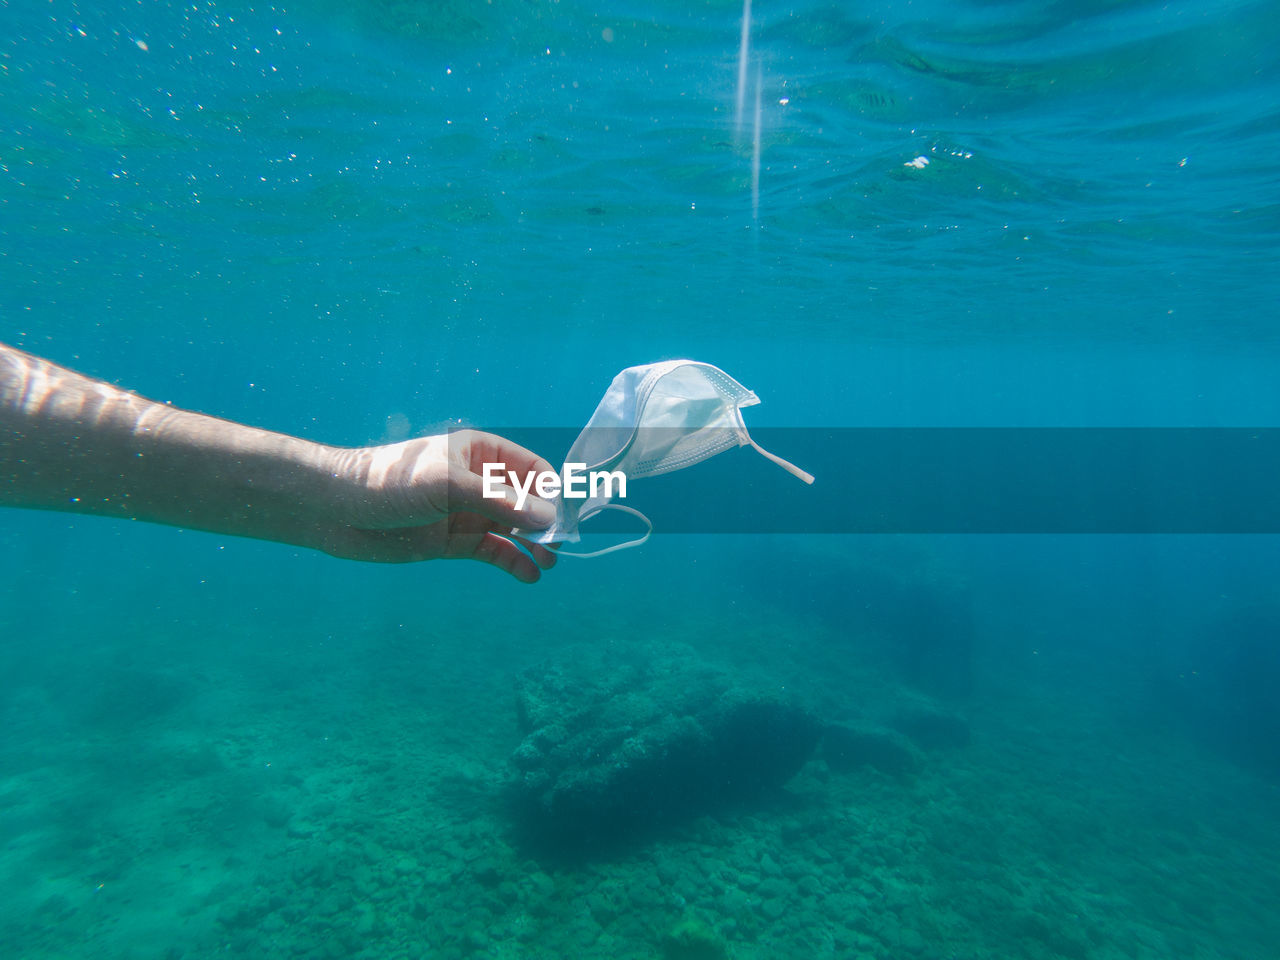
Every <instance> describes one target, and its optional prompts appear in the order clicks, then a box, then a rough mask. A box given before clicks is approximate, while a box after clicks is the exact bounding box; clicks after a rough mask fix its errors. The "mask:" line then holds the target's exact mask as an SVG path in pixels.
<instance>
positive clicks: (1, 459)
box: [0, 344, 555, 582]
mask: <svg viewBox="0 0 1280 960" xmlns="http://www.w3.org/2000/svg"><path fill="white" fill-rule="evenodd" d="M484 462H504V463H506V464H507V467H508V469H510V470H513V471H515V472H517V473H518V474H523V473H525V472H527V471H530V470H532V471H543V470H550V469H551V467H550V465H549V464H548V463H547V462H546V461H545V460H542V459H541V458H539V457H537V456H535V455H534V454H533V453H531V452H529V451H528V450H525V449H523V448H521V447H519V446H517V445H515V444H513V443H510V442H509V441H507V440H504V439H503V438H501V437H497V436H494V435H492V434H485V433H478V432H475V431H459V432H456V433H452V434H449V435H441V436H435V437H420V438H417V439H414V440H406V441H404V442H402V443H396V444H388V445H384V446H372V447H354V448H343V447H332V446H327V445H324V444H318V443H313V442H311V441H308V440H303V439H301V438H299V437H293V436H289V435H286V434H281V433H273V432H271V431H268V430H260V429H258V428H256V427H249V426H245V425H243V424H238V423H233V422H231V421H228V420H222V419H219V418H216V417H210V416H206V415H204V414H200V413H194V412H191V411H188V410H182V409H179V408H177V407H173V406H170V405H168V404H164V403H157V402H155V401H152V400H147V399H145V398H143V397H140V396H138V395H136V394H133V393H130V392H128V391H125V390H121V389H119V388H118V387H115V386H112V385H111V384H108V383H105V382H103V381H99V380H94V379H92V378H89V377H85V376H83V375H81V374H78V373H75V372H74V371H71V370H68V369H66V368H64V367H60V366H58V365H56V364H53V363H50V362H49V361H46V360H42V359H40V358H38V357H35V356H32V355H31V354H28V353H24V352H23V351H21V350H17V349H15V348H13V347H8V346H5V345H3V344H0V504H5V505H9V506H18V507H33V508H37V509H46V510H69V511H75V512H79V513H89V514H95V515H99V516H115V517H125V518H130V519H137V520H147V521H151V522H154V523H164V524H170V525H174V526H182V527H188V528H191V529H196V530H206V531H211V532H216V533H225V534H232V535H235V536H242V537H254V538H257V539H262V540H274V541H278V542H281V543H289V544H295V545H297V546H303V547H310V548H314V549H317V550H323V551H325V552H326V553H330V554H333V555H334V556H339V557H345V558H348V559H354V560H373V561H381V562H406V561H414V560H429V559H434V558H437V557H450V558H470V559H476V560H482V561H484V562H487V563H491V564H494V565H495V566H498V567H500V568H501V569H503V570H506V571H507V572H508V573H510V574H512V575H513V576H515V577H517V578H518V579H520V580H524V581H526V582H532V581H534V580H536V579H538V576H539V568H542V569H545V568H547V567H549V566H551V565H552V564H553V563H554V554H553V553H552V552H551V551H548V550H546V549H545V548H542V547H533V548H531V552H532V553H533V556H534V560H530V558H529V557H528V556H526V555H525V554H524V553H523V552H522V551H521V550H520V549H519V548H517V547H516V546H515V545H514V544H513V543H511V542H510V541H509V540H508V539H506V538H505V536H504V534H505V533H506V531H509V530H510V529H512V528H513V527H522V528H530V529H542V528H545V527H546V526H548V525H549V524H550V523H551V521H552V520H553V519H554V513H555V511H554V508H553V507H552V506H551V505H550V504H548V503H547V502H546V501H542V500H539V499H537V498H536V497H530V498H529V501H528V502H527V503H526V504H525V506H524V509H523V510H521V511H517V510H516V509H515V506H514V496H512V497H511V498H509V499H506V500H503V499H488V498H484V497H482V496H481V478H480V472H481V464H482V463H484Z"/></svg>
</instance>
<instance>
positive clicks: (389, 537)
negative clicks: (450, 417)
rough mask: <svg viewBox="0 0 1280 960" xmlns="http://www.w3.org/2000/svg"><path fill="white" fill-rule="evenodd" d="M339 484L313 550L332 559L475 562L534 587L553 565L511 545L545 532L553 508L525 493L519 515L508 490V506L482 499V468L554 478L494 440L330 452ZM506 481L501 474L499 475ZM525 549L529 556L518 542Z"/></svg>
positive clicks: (445, 437)
mask: <svg viewBox="0 0 1280 960" xmlns="http://www.w3.org/2000/svg"><path fill="white" fill-rule="evenodd" d="M332 457H333V461H334V464H333V469H332V474H333V477H334V480H335V481H336V482H337V486H336V491H335V494H334V496H335V503H334V504H333V505H332V509H331V511H330V512H331V514H332V515H334V516H337V517H338V518H339V521H338V522H331V523H328V524H326V525H325V526H324V529H322V530H321V531H320V542H319V544H318V546H319V547H320V549H322V550H324V551H325V552H327V553H330V554H332V555H333V556H336V557H343V558H345V559H350V560H371V561H376V562H382V563H409V562H415V561H419V560H434V559H439V558H444V559H465V560H480V561H483V562H484V563H490V564H493V565H494V566H496V567H498V568H499V569H501V570H505V571H506V572H507V573H509V574H511V575H512V576H513V577H515V578H516V579H517V580H521V581H523V582H525V583H533V582H535V581H536V580H537V579H538V578H539V577H540V576H541V575H542V574H541V571H542V570H547V569H550V568H551V567H552V566H554V565H555V562H556V557H555V553H554V552H553V551H552V550H549V549H547V548H546V547H544V546H541V545H539V544H534V543H531V542H529V541H527V540H524V539H523V538H520V537H514V536H511V530H512V529H513V528H523V529H538V530H541V529H545V528H546V527H549V526H551V524H552V522H554V520H555V508H554V507H553V506H552V505H551V504H550V503H548V502H547V501H546V500H542V499H539V498H538V497H537V496H534V495H532V494H530V495H529V497H528V499H527V500H526V501H525V503H524V506H523V509H521V510H517V509H516V506H515V503H516V496H515V490H514V489H512V488H510V487H504V488H503V489H504V492H505V493H506V494H507V496H506V498H505V499H493V498H488V497H485V496H483V489H484V486H483V480H482V476H481V474H482V471H483V465H484V464H485V463H503V464H505V465H506V466H505V470H507V471H511V472H512V473H514V474H516V476H517V477H519V478H520V479H521V480H523V479H524V478H525V477H526V476H527V474H528V473H530V472H534V473H540V472H543V471H551V472H554V470H553V468H552V466H551V464H549V463H548V462H547V461H546V460H544V459H542V458H541V457H539V456H537V455H536V454H534V453H533V452H531V451H529V450H526V449H525V448H524V447H521V446H519V445H518V444H515V443H512V442H511V441H509V440H506V439H504V438H503V437H499V436H496V435H494V434H491V433H482V432H480V431H476V430H459V431H456V432H453V433H449V434H442V435H439V436H432V437H419V438H417V439H414V440H405V441H403V442H401V443H392V444H386V445H384V446H375V447H360V448H356V449H335V450H333V452H332ZM504 474H505V471H504ZM513 541H518V542H519V543H521V544H523V545H524V546H525V547H526V548H527V549H528V550H529V554H530V555H532V559H530V555H526V554H525V553H524V552H523V551H522V550H520V548H519V547H517V546H516V545H515V542H513Z"/></svg>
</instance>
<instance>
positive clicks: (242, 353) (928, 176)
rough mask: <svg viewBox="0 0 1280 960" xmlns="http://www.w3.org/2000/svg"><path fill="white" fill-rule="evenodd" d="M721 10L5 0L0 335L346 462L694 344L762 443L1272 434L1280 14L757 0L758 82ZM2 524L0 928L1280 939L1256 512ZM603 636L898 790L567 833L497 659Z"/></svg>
mask: <svg viewBox="0 0 1280 960" xmlns="http://www.w3.org/2000/svg"><path fill="white" fill-rule="evenodd" d="M742 15H743V8H742V6H741V4H739V3H736V2H724V3H719V2H713V3H700V4H681V3H671V2H653V3H627V4H621V3H611V4H594V5H588V4H582V3H578V2H568V0H565V2H560V3H546V2H508V0H497V2H494V3H485V4H479V3H462V2H457V3H425V2H408V0H405V2H390V0H381V2H367V3H362V4H357V5H352V4H344V3H337V2H332V0H312V2H305V0H304V2H301V3H299V4H297V5H290V6H287V7H271V6H247V5H242V4H237V3H229V4H216V5H215V4H211V3H204V2H195V3H190V4H184V5H177V4H175V5H163V4H155V3H144V4H126V3H111V2H107V3H102V4H94V5H91V6H90V5H80V4H75V3H68V2H63V0H54V2H50V3H43V2H41V3H36V2H12V0H10V2H8V3H4V4H2V5H0V18H2V20H3V23H4V25H5V29H4V31H3V35H4V36H3V40H0V130H2V131H3V136H0V341H4V342H6V343H9V344H13V345H16V346H20V347H22V348H24V349H26V350H29V351H31V352H34V353H37V354H40V355H42V356H45V357H48V358H50V359H52V360H54V361H56V362H59V363H62V364H65V365H67V366H70V367H73V368H75V369H77V370H80V371H83V372H85V373H88V374H91V375H94V376H97V377H101V378H104V379H107V380H110V381H112V382H115V383H119V384H121V385H123V386H126V387H128V388H130V389H133V390H136V391H138V392H139V393H142V394H144V395H146V396H149V397H153V398H156V399H161V400H169V401H172V402H173V403H174V404H176V405H178V406H182V407H186V408H190V409H195V410H200V411H203V412H207V413H210V414H214V415H217V416H221V417H225V418H228V419H232V420H237V421H242V422H246V423H251V424H254V425H257V426H261V427H266V428H269V429H273V430H278V431H282V432H286V433H292V434H297V435H300V436H304V437H307V438H310V439H314V440H318V441H324V442H327V443H336V444H351V445H355V444H365V443H372V442H378V441H382V440H388V439H399V438H401V437H403V436H405V435H416V434H420V433H431V432H437V431H439V430H441V429H443V428H444V427H445V426H446V425H450V424H456V423H458V422H463V423H467V424H475V425H481V426H487V427H491V428H501V427H505V426H527V427H565V428H577V427H579V426H581V425H582V424H583V423H584V422H585V420H586V418H587V417H588V416H589V415H590V413H591V410H592V409H593V407H594V405H595V403H596V402H597V401H598V400H599V398H600V396H601V394H602V393H603V391H604V390H605V388H606V387H607V386H608V383H609V381H610V378H611V377H612V376H613V375H614V374H615V373H616V372H617V371H618V370H620V369H622V368H623V367H625V366H628V365H631V364H636V363H645V362H650V361H653V360H657V359H660V358H667V357H678V356H690V357H694V358H697V359H699V360H704V361H707V362H710V363H714V364H716V365H718V366H720V367H723V368H724V369H725V370H727V371H728V372H729V373H731V374H732V375H733V376H735V377H737V378H739V379H740V380H741V381H742V382H743V383H745V384H746V385H747V386H748V387H751V388H753V389H754V390H756V391H757V393H759V394H760V396H761V398H762V401H763V402H762V404H761V405H760V406H759V407H756V408H752V409H751V410H749V411H748V412H747V420H748V423H749V424H750V425H752V426H753V427H756V426H759V427H874V426H886V427H897V426H912V427H918V426H939V427H968V426H1033V427H1053V426H1084V427H1116V426H1125V427H1232V426H1236V427H1264V426H1277V425H1280V390H1278V389H1277V386H1276V384H1277V382H1278V380H1277V373H1278V370H1277V367H1278V364H1277V355H1278V354H1277V350H1278V345H1277V336H1276V319H1277V308H1276V304H1277V303H1280V280H1278V279H1277V277H1278V276H1280V273H1278V272H1277V270H1276V269H1275V263H1276V253H1277V240H1278V239H1280V206H1277V199H1276V198H1277V193H1276V191H1277V188H1278V187H1280V165H1278V163H1277V160H1276V158H1277V157H1278V156H1280V123H1277V119H1276V109H1275V105H1276V103H1277V102H1280V61H1278V60H1277V58H1276V56H1275V50H1276V45H1277V42H1278V41H1280V16H1278V15H1277V12H1276V10H1275V9H1274V6H1273V5H1269V4H1263V3H1214V4H1209V3H1203V2H1200V3H1170V4H1156V3H1070V4H1031V3H1016V2H1008V3H987V2H966V3H946V4H944V3H937V2H913V3H897V4H889V3H879V4H860V5H822V4H802V5H791V6H783V5H778V4H773V3H770V2H768V0H756V2H755V3H753V4H752V7H751V27H750V30H749V31H748V40H749V42H748V47H747V57H746V60H745V63H746V70H745V71H744V73H745V77H746V84H745V86H744V87H743V88H742V91H741V98H742V106H741V109H740V108H739V95H740V91H739V74H740V71H739V60H740V50H741V37H742V29H741V28H742ZM757 78H758V79H757ZM757 89H758V91H759V102H760V108H759V122H758V123H757V122H756V111H755V95H756V91H757ZM921 157H923V158H925V159H927V160H928V163H922V162H919V161H917V158H921ZM753 184H754V186H753ZM541 452H543V453H544V455H546V456H548V457H549V458H550V459H552V460H555V459H557V458H558V457H559V456H561V455H562V454H563V452H564V451H561V450H547V451H541ZM779 452H780V453H782V454H783V455H786V452H787V451H785V450H780V451H779ZM726 456H740V457H742V458H743V459H742V460H741V464H742V469H743V471H744V474H745V475H748V476H749V471H754V470H757V469H772V468H770V467H768V465H767V464H763V463H762V462H760V463H758V462H757V461H758V458H748V455H747V454H741V453H740V454H729V455H726ZM802 465H803V464H802ZM904 468H905V469H911V470H913V471H914V472H916V473H917V474H919V473H926V474H927V472H928V471H929V470H930V464H928V463H920V464H908V465H905V467H904ZM1185 469H1186V470H1187V471H1195V470H1196V469H1197V464H1196V463H1194V462H1190V463H1187V464H1186V465H1185ZM690 477H691V479H692V478H694V477H695V473H694V472H691V473H690ZM748 482H749V481H748ZM836 482H840V478H828V477H819V483H836ZM770 489H772V488H770ZM788 490H789V492H787V493H786V494H784V495H783V496H785V497H786V499H783V500H772V501H769V502H761V503H759V505H758V509H759V511H761V512H762V513H763V514H767V515H769V516H776V515H778V514H784V515H785V514H786V513H788V512H791V513H795V514H802V513H804V512H805V510H806V501H805V496H806V493H805V490H806V488H803V487H802V486H801V485H800V484H796V485H795V487H794V488H793V489H792V488H788ZM706 495H707V496H709V497H710V496H714V491H707V492H706ZM637 505H640V504H637ZM4 520H5V523H4V525H3V527H2V528H0V549H2V552H0V572H2V574H3V576H0V633H2V635H3V637H4V641H3V643H2V644H0V665H2V669H0V691H2V693H3V695H2V696H0V711H3V731H4V732H3V734H2V735H0V837H2V838H3V844H2V845H0V893H2V894H3V895H2V896H0V942H2V943H4V944H6V950H5V952H6V954H7V955H10V956H15V957H22V958H55V957H57V958H63V957H82V956H93V957H101V958H107V960H116V958H129V960H133V958H170V960H176V958H180V957H190V958H195V957H205V956H213V955H219V956H226V955H238V956H246V957H268V956H272V957H274V956H298V957H316V958H328V957H362V958H389V960H398V958H417V957H440V958H453V957H477V958H481V957H529V958H553V957H554V958H560V957H620V958H637V960H640V958H657V957H665V958H674V957H717V956H731V957H734V958H739V960H750V958H766V957H769V958H772V957H806V958H807V957H838V958H846V957H848V958H859V960H869V958H876V960H888V958H921V960H944V958H954V960H975V958H992V960H995V958H1001V960H1005V958H1036V960H1040V958H1044V960H1057V958H1072V960H1076V958H1091V960H1092V958H1097V960H1111V958H1117V960H1118V958H1143V960H1147V958H1150V960H1156V958H1159V960H1165V958H1187V960H1192V958H1194V960H1217V958H1249V960H1254V958H1259V957H1266V956H1271V955H1275V954H1276V953H1277V952H1278V951H1280V920H1277V918H1276V916H1275V913H1274V910H1273V909H1272V906H1271V905H1272V904H1273V903H1275V902H1276V901H1277V898H1280V869H1278V868H1277V863H1280V823H1278V822H1277V819H1276V790H1277V784H1278V783H1280V752H1278V750H1277V747H1276V743H1277V742H1280V715H1278V711H1277V708H1276V707H1275V706H1274V704H1273V697H1272V695H1271V691H1272V690H1273V689H1275V685H1276V681H1277V680H1280V596H1278V595H1277V588H1276V583H1277V582H1278V581H1277V573H1280V563H1278V562H1277V557H1276V541H1275V538H1274V537H1270V536H1238V537H1226V536H1213V535H1205V536H1162V535H1153V536H1146V537H1126V536H1104V537H1080V536H1073V537H1067V536H1050V535H1026V536H1010V537H995V536H965V537H959V536H930V535H920V536H910V537H905V536H902V537H899V536H885V537H868V536H837V535H803V536H801V535H793V536H772V537H757V536H751V535H748V534H737V535H722V536H682V535H675V534H670V533H667V534H662V533H661V532H660V534H659V535H658V536H656V537H655V538H654V539H653V540H652V541H651V542H650V543H648V544H646V545H645V546H644V547H643V548H641V549H638V550H632V551H628V552H624V553H620V554H616V555H613V556H609V557H607V558H601V559H599V560H594V561H581V562H573V561H570V560H565V561H563V562H561V563H560V564H559V565H558V566H557V567H556V569H554V570H552V571H550V572H549V573H548V574H547V575H546V576H544V578H543V579H542V581H541V582H539V583H538V584H537V585H535V586H532V587H530V586H524V585H521V584H517V583H515V582H514V581H510V580H508V579H507V578H505V577H503V576H502V575H501V574H499V573H497V572H495V571H492V570H490V569H487V568H484V567H481V566H479V565H477V564H459V563H452V564H446V563H430V564H426V565H407V566H397V567H382V566H375V565H359V564H353V563H348V562H342V561H339V560H335V559H331V558H328V557H325V556H322V555H319V554H312V553H308V552H305V551H302V550H298V549H295V548H292V547H285V546H279V545H273V544H268V543H261V542H257V541H250V540H239V539H235V538H230V537H223V536H215V535H210V534H202V533H195V532H190V531H178V530H175V529H169V528H161V527H148V526H145V525H142V524H130V523H124V522H119V521H110V520H102V519H94V518H86V517H77V516H70V515H58V514H49V513H37V512H26V511H8V512H7V513H6V514H5V516H4ZM655 522H657V523H658V524H659V529H660V530H661V517H655ZM803 528H804V529H809V524H807V523H806V524H804V525H803ZM744 529H749V525H746V524H744ZM584 645H585V646H586V647H587V648H589V649H592V650H605V651H615V650H616V651H617V658H618V663H619V664H624V663H631V662H633V661H635V660H636V658H643V657H647V656H654V655H657V654H655V653H654V651H659V652H660V653H661V656H679V657H686V658H688V660H689V661H690V662H699V663H706V664H712V665H714V666H715V667H716V669H718V670H722V671H725V672H726V673H727V674H728V675H730V676H733V677H739V678H742V682H744V683H745V682H748V680H749V681H750V682H752V683H756V684H762V685H764V686H767V687H771V688H782V687H785V688H787V690H788V691H789V692H792V693H794V694H795V695H797V696H800V697H802V698H803V699H804V702H805V703H806V704H808V705H809V707H810V708H811V709H812V711H813V712H814V714H815V715H816V716H818V717H819V718H820V719H821V721H822V722H823V723H826V724H838V725H840V726H841V727H842V728H844V729H850V730H856V731H859V732H861V733H862V734H863V735H865V736H867V737H875V738H879V739H877V740H876V742H877V743H879V744H881V745H882V747H884V749H886V750H888V749H892V750H894V751H897V752H896V753H893V754H892V755H893V756H896V757H900V758H901V757H905V758H907V759H905V760H903V761H902V763H904V764H906V765H907V766H908V767H909V768H910V769H909V770H906V771H905V772H904V769H903V768H902V767H901V766H899V767H894V766H893V764H892V763H889V762H887V761H884V760H883V755H882V759H881V762H878V763H842V762H840V758H839V756H837V754H836V753H834V752H833V751H832V750H831V749H830V745H829V744H828V745H827V746H824V747H820V748H819V749H818V750H816V751H815V752H814V754H813V756H812V758H811V759H809V760H808V762H807V763H806V764H805V765H804V766H803V767H802V768H801V769H800V771H799V772H798V773H797V774H796V775H795V776H794V777H793V778H791V779H790V780H789V781H788V783H787V784H786V787H785V789H784V790H782V791H779V792H771V793H769V794H767V795H764V796H760V797H755V798H753V799H751V800H750V801H749V802H743V803H735V804H730V805H727V806H724V807H717V808H715V809H708V810H705V811H698V812H697V814H696V815H694V816H689V817H686V818H681V819H680V820H679V821H678V822H675V823H671V824H666V825H664V826H663V827H662V828H661V829H657V830H652V831H647V832H646V833H645V834H644V835H643V836H635V837H629V836H623V837H613V838H609V839H610V840H614V841H618V842H611V843H600V844H599V845H598V849H595V848H594V845H593V848H592V849H589V850H588V851H587V855H583V854H582V851H581V850H575V851H574V855H573V856H568V855H565V854H566V851H564V850H557V849H550V850H549V849H547V847H546V845H545V844H542V845H539V844H530V843H528V842H527V838H525V837H522V835H521V832H520V831H519V830H518V829H516V827H515V825H514V824H513V818H512V817H511V815H510V811H509V809H508V807H507V806H506V804H505V802H504V790H505V787H506V785H507V784H508V783H509V781H510V779H511V776H512V773H511V766H510V758H511V756H512V754H513V751H515V750H516V748H517V746H518V745H519V744H520V742H521V737H522V735H523V734H522V732H521V730H520V728H519V726H518V724H517V711H516V706H515V695H514V692H513V691H514V688H515V684H516V678H517V676H518V675H519V674H520V673H521V672H522V671H524V670H526V669H530V668H532V669H535V670H536V669H537V665H538V664H540V663H542V662H544V661H547V660H548V659H551V660H557V659H563V658H570V659H572V658H574V657H576V656H578V653H577V651H581V650H582V649H583V647H584ZM673 650H674V651H681V652H679V653H677V654H672V653H671V651H673ZM611 655H612V654H611ZM584 662H594V661H591V660H590V658H587V660H585V661H584ZM605 662H606V663H608V662H609V660H608V658H605ZM602 669H606V670H607V669H608V668H607V667H606V668H602ZM618 669H619V671H621V670H622V667H621V666H620V667H619V668H618ZM905 710H926V711H933V712H935V713H937V714H938V715H939V716H944V717H946V718H949V719H950V720H951V721H952V722H954V723H958V724H962V725H963V729H964V730H965V731H967V737H966V738H963V742H949V743H942V742H938V741H937V740H936V739H935V740H930V738H929V737H927V736H921V735H919V731H916V734H917V735H916V736H915V737H914V738H913V737H912V736H911V735H910V733H911V731H910V730H908V731H907V732H905V733H904V729H903V725H902V724H900V723H898V725H897V726H895V723H897V720H896V719H895V718H900V717H901V715H902V714H903V711H905Z"/></svg>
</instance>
